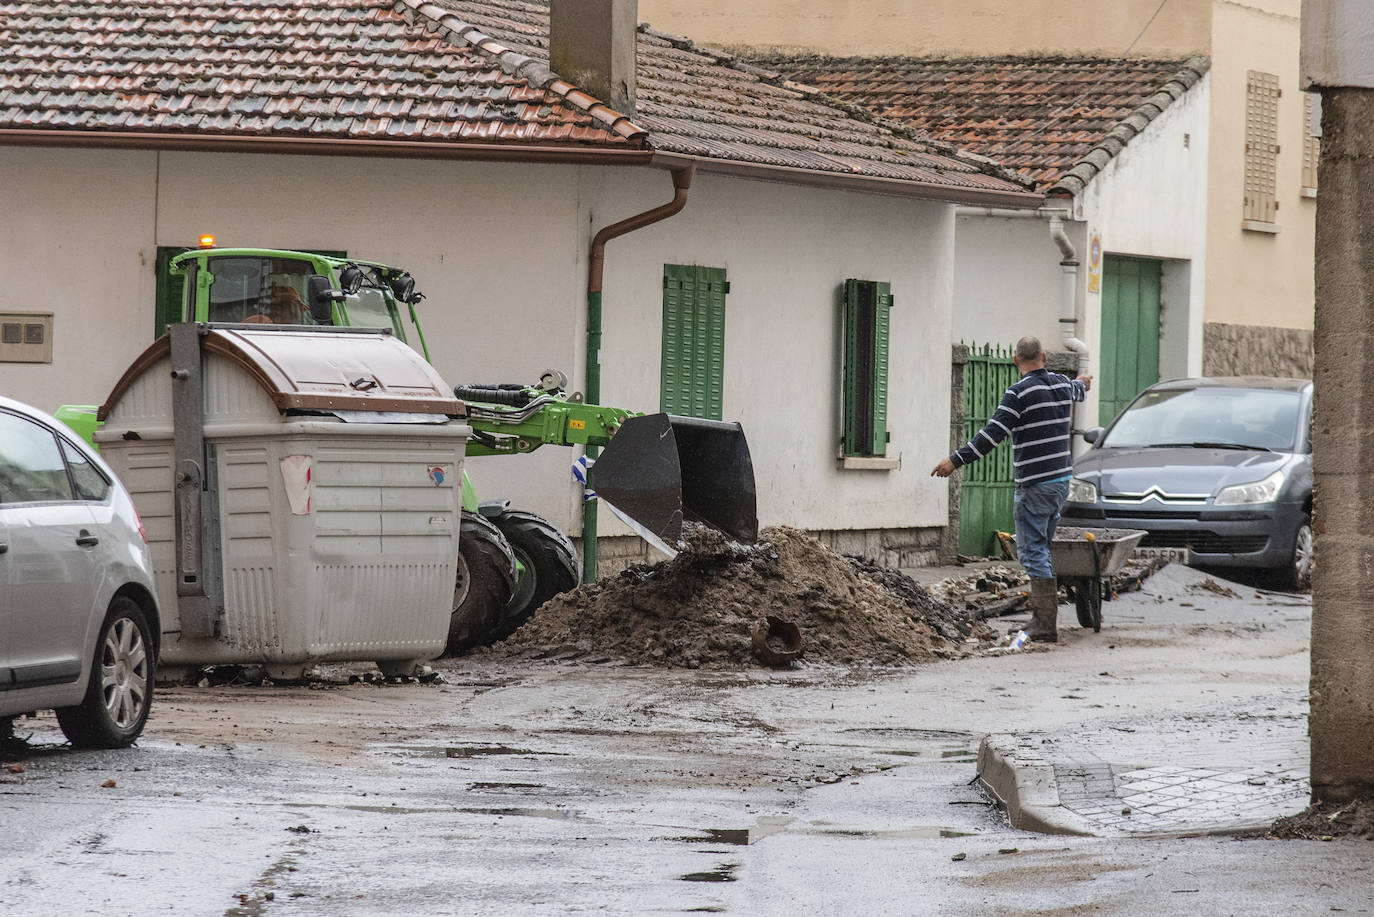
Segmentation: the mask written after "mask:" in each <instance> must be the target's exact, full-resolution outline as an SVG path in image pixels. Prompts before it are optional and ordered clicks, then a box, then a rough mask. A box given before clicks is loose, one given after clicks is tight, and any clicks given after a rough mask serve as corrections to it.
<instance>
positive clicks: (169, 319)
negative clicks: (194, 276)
mask: <svg viewBox="0 0 1374 917" xmlns="http://www.w3.org/2000/svg"><path fill="white" fill-rule="evenodd" d="M190 250H191V249H190V248H189V247H187V246H175V245H165V246H164V245H160V246H158V249H157V287H156V294H155V296H156V305H155V307H154V314H153V338H154V340H156V339H157V338H160V337H162V336H163V335H164V334H166V333H167V326H168V325H170V324H171V323H173V322H179V321H181V310H182V301H181V300H182V296H183V294H184V293H185V290H186V278H184V277H174V276H172V274H171V272H170V271H168V270H167V266H168V265H169V264H171V263H172V259H173V258H175V257H176V256H177V255H180V254H181V253H182V252H189V251H190Z"/></svg>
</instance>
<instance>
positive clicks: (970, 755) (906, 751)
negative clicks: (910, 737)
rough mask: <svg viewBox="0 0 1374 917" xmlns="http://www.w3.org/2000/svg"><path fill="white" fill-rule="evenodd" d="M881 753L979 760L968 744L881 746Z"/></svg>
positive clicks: (909, 756) (951, 759)
mask: <svg viewBox="0 0 1374 917" xmlns="http://www.w3.org/2000/svg"><path fill="white" fill-rule="evenodd" d="M877 753H878V754H880V755H896V756H898V757H900V758H924V759H927V760H936V761H953V762H956V763H964V762H968V761H977V760H978V752H977V750H975V749H972V748H969V747H967V746H964V747H961V748H880V749H877Z"/></svg>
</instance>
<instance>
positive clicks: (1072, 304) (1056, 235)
mask: <svg viewBox="0 0 1374 917" xmlns="http://www.w3.org/2000/svg"><path fill="white" fill-rule="evenodd" d="M1050 238H1052V239H1054V244H1055V245H1057V246H1059V254H1060V255H1061V256H1063V257H1061V258H1060V260H1059V269H1060V270H1061V271H1063V273H1064V292H1063V295H1062V297H1061V299H1060V313H1059V339H1060V340H1061V341H1063V343H1064V346H1065V347H1067V348H1068V349H1069V350H1072V351H1073V352H1074V353H1076V354H1078V374H1079V375H1080V376H1082V375H1086V374H1087V372H1088V366H1089V365H1090V364H1089V359H1088V345H1087V344H1084V343H1083V341H1082V340H1080V339H1079V338H1077V337H1075V336H1074V331H1075V330H1076V329H1077V326H1078V317H1077V309H1076V303H1077V301H1078V253H1077V252H1075V251H1074V248H1073V243H1072V242H1070V241H1069V236H1068V234H1067V233H1065V232H1064V219H1063V217H1061V216H1059V215H1058V214H1054V215H1052V216H1050Z"/></svg>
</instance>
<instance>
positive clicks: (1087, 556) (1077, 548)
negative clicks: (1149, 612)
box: [1050, 525, 1147, 633]
mask: <svg viewBox="0 0 1374 917" xmlns="http://www.w3.org/2000/svg"><path fill="white" fill-rule="evenodd" d="M1146 534H1147V533H1145V532H1142V531H1140V530H1139V529H1093V528H1074V527H1070V526H1063V525H1061V526H1059V527H1058V528H1057V529H1055V532H1054V538H1053V539H1052V540H1051V541H1050V564H1051V565H1052V566H1053V567H1054V575H1055V576H1056V577H1057V578H1058V580H1059V582H1061V583H1063V584H1064V589H1065V591H1066V592H1067V593H1068V594H1069V595H1070V596H1071V597H1072V598H1073V600H1074V607H1075V609H1077V611H1078V623H1079V624H1080V625H1081V626H1083V627H1091V628H1092V629H1093V632H1094V633H1096V632H1098V631H1100V630H1102V599H1103V598H1104V597H1108V596H1110V595H1111V586H1110V584H1109V580H1110V577H1111V575H1112V574H1113V573H1115V572H1117V571H1118V570H1120V569H1121V567H1122V565H1123V564H1125V563H1126V561H1127V559H1128V558H1129V557H1130V556H1131V552H1132V551H1134V550H1135V546H1136V545H1138V544H1140V540H1141V539H1142V538H1144V537H1145V535H1146Z"/></svg>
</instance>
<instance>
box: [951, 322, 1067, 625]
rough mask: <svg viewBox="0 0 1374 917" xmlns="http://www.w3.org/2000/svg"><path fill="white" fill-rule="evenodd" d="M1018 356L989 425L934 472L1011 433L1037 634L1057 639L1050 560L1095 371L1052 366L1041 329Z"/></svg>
mask: <svg viewBox="0 0 1374 917" xmlns="http://www.w3.org/2000/svg"><path fill="white" fill-rule="evenodd" d="M1012 360H1013V362H1015V363H1016V368H1017V369H1019V370H1020V371H1021V378H1020V380H1018V381H1017V382H1014V383H1013V384H1012V386H1011V387H1010V388H1008V389H1007V391H1006V393H1005V394H1003V395H1002V403H1001V404H999V405H998V406H997V411H996V412H995V413H994V414H993V415H992V419H991V420H989V421H988V423H987V426H985V427H983V429H981V430H979V431H978V433H977V435H976V436H974V437H973V439H971V440H969V441H968V443H967V444H966V445H965V446H964V447H963V448H961V449H960V450H959V451H957V452H955V453H954V454H953V455H951V456H950V457H949V458H946V459H942V460H941V461H940V463H939V464H938V465H936V466H935V469H934V470H933V471H932V472H931V474H933V475H939V476H940V477H942V478H947V477H949V476H950V475H951V474H953V473H954V469H955V468H959V467H962V466H964V465H967V464H969V463H970V462H976V461H978V460H979V459H980V458H982V457H983V456H985V455H987V454H988V453H989V452H991V451H992V450H993V448H994V447H996V446H997V444H998V443H1000V442H1001V441H1002V440H1004V439H1006V438H1007V434H1011V442H1012V455H1013V459H1012V462H1013V468H1014V469H1015V475H1016V494H1015V511H1014V518H1015V520H1016V556H1017V559H1018V560H1020V561H1021V565H1022V566H1023V567H1025V568H1026V572H1027V573H1028V574H1030V581H1031V629H1030V638H1031V639H1032V640H1038V641H1041V642H1045V643H1054V642H1056V641H1057V640H1058V639H1059V629H1058V620H1059V587H1058V584H1057V583H1056V582H1055V579H1054V569H1053V568H1052V567H1051V566H1050V541H1051V540H1052V539H1053V538H1054V530H1055V526H1057V525H1058V524H1059V513H1060V510H1062V509H1063V507H1064V500H1065V499H1066V498H1067V497H1068V495H1069V476H1070V473H1071V472H1072V470H1073V448H1072V439H1071V437H1070V435H1069V427H1070V421H1071V418H1072V413H1073V403H1074V402H1075V401H1082V400H1083V399H1084V397H1085V396H1086V394H1087V391H1088V389H1090V388H1092V384H1093V377H1092V376H1088V375H1085V376H1083V377H1082V378H1080V379H1069V378H1068V377H1066V376H1061V375H1059V374H1058V373H1052V372H1050V371H1049V370H1047V369H1045V351H1044V349H1043V348H1042V347H1041V346H1040V340H1039V339H1038V338H1034V337H1023V338H1022V339H1021V340H1019V341H1017V342H1016V352H1015V354H1014V355H1013V357H1012Z"/></svg>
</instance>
